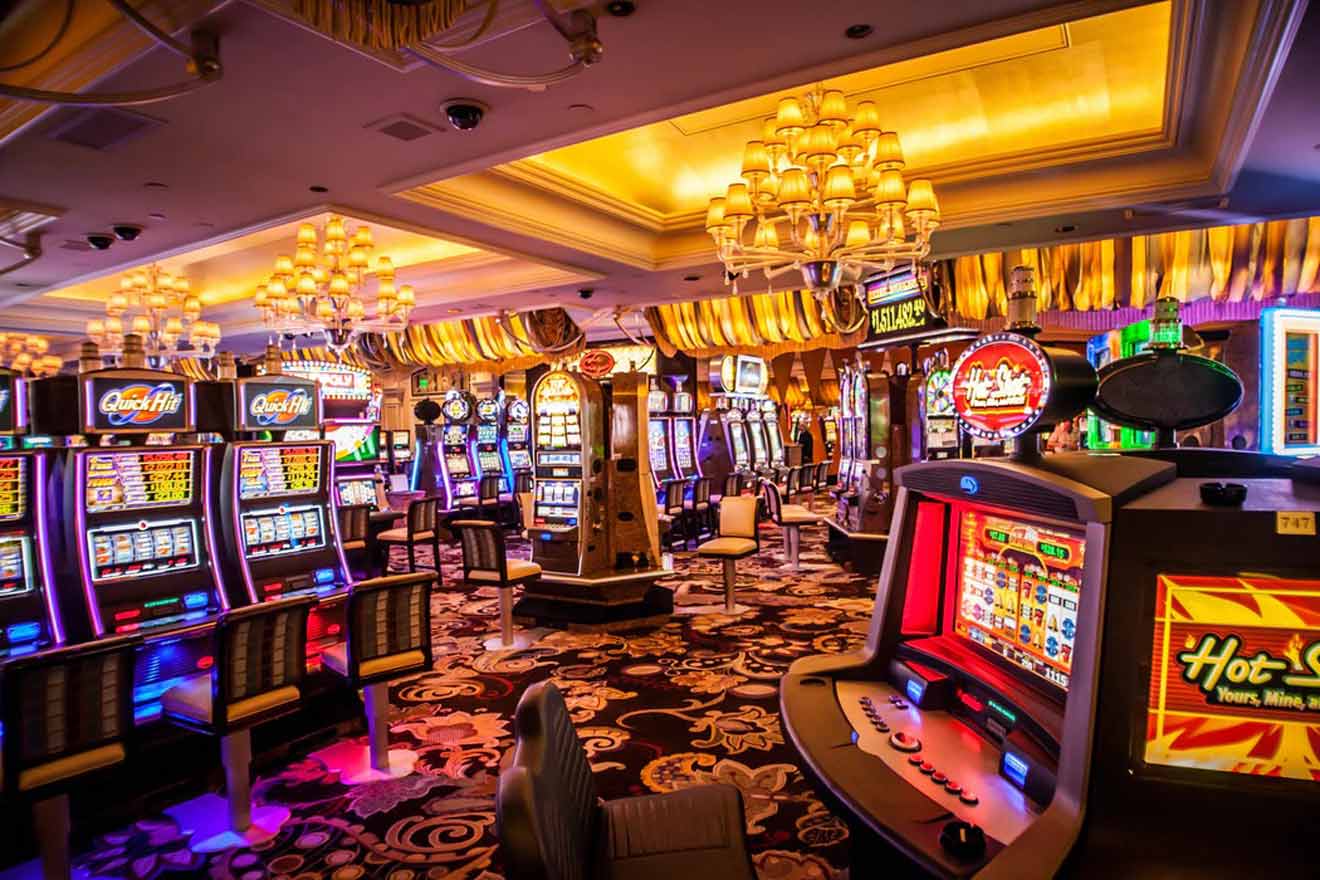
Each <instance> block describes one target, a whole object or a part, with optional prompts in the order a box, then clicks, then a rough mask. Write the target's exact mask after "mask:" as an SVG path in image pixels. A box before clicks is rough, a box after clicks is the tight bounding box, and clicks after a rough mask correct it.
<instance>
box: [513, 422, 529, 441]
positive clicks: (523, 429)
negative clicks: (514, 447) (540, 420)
mask: <svg viewBox="0 0 1320 880" xmlns="http://www.w3.org/2000/svg"><path fill="white" fill-rule="evenodd" d="M509 442H510V443H526V442H527V423H526V422H509Z"/></svg>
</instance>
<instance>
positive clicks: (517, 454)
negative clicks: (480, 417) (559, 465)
mask: <svg viewBox="0 0 1320 880" xmlns="http://www.w3.org/2000/svg"><path fill="white" fill-rule="evenodd" d="M504 434H505V446H504V457H505V460H506V461H507V462H508V465H509V473H511V474H516V473H517V472H518V471H530V470H531V469H532V453H531V438H532V422H531V409H530V408H529V407H528V405H527V401H525V400H523V399H522V398H521V397H511V398H508V399H507V403H506V404H505V407H504Z"/></svg>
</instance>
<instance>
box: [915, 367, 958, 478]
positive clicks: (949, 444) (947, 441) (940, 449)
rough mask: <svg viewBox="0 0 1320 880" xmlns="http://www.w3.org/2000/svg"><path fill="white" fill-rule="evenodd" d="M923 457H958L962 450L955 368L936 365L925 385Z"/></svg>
mask: <svg viewBox="0 0 1320 880" xmlns="http://www.w3.org/2000/svg"><path fill="white" fill-rule="evenodd" d="M921 432H922V434H921V436H922V445H921V457H922V459H924V460H926V461H939V460H941V459H945V458H957V457H958V455H959V453H960V452H961V449H962V437H961V434H960V433H959V431H958V416H957V413H955V412H954V409H953V371H952V370H951V369H949V368H948V367H935V368H933V369H932V370H931V371H930V375H929V376H927V377H926V381H925V383H923V384H922V386H921Z"/></svg>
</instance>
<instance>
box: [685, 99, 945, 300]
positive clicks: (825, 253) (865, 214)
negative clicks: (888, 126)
mask: <svg viewBox="0 0 1320 880" xmlns="http://www.w3.org/2000/svg"><path fill="white" fill-rule="evenodd" d="M903 165H904V162H903V150H902V148H901V146H900V145H899V141H898V134H897V133H895V132H892V131H885V130H884V129H883V128H882V127H881V125H880V114H879V112H878V111H877V109H876V106H875V103H874V102H872V101H861V102H859V103H858V104H857V107H856V109H855V110H850V109H849V107H848V102H847V99H845V98H844V95H843V92H841V91H839V90H837V89H826V88H824V86H821V85H817V86H815V87H814V88H813V89H812V90H811V91H810V92H809V93H807V94H806V95H805V96H803V97H802V98H791V97H790V98H783V99H782V100H780V102H779V108H778V112H777V113H776V114H775V115H774V116H773V117H771V118H769V119H766V120H765V122H764V124H763V126H762V133H761V137H760V139H759V140H753V141H748V142H747V146H746V147H745V148H744V150H743V162H742V179H741V180H738V181H735V182H734V183H731V184H729V188H728V191H727V192H726V193H725V194H724V195H723V196H718V197H716V198H713V199H711V200H710V206H709V208H708V210H707V212H706V231H707V232H709V233H710V234H711V237H713V238H714V239H715V246H716V249H717V251H718V254H719V258H720V261H721V262H722V263H723V264H724V268H725V269H726V271H727V272H728V276H729V277H730V279H731V280H734V288H735V292H736V289H737V281H736V279H737V278H738V277H743V278H746V277H747V276H748V275H749V273H751V272H753V271H757V270H760V271H761V272H763V273H764V274H765V277H766V278H767V279H773V278H775V277H776V276H778V275H781V274H782V273H784V272H787V271H789V270H791V269H798V270H800V271H801V272H802V280H803V281H804V282H805V284H806V285H807V286H808V287H810V288H811V289H812V290H814V291H816V292H817V294H818V295H823V294H824V293H826V292H828V291H830V290H834V289H836V288H837V287H838V286H839V285H840V284H841V283H845V282H855V281H858V280H860V279H861V278H862V277H863V276H864V275H867V274H870V273H872V272H877V271H889V270H890V269H892V268H894V267H895V266H896V265H898V264H899V263H904V262H913V263H915V262H917V261H920V260H922V259H924V258H925V257H926V255H927V254H929V253H930V236H931V233H932V232H934V230H935V229H936V228H937V227H938V226H939V224H940V208H939V203H938V202H937V201H936V199H935V190H934V188H933V187H932V186H931V182H930V181H929V180H927V179H925V178H917V179H914V180H911V181H907V180H904V178H903Z"/></svg>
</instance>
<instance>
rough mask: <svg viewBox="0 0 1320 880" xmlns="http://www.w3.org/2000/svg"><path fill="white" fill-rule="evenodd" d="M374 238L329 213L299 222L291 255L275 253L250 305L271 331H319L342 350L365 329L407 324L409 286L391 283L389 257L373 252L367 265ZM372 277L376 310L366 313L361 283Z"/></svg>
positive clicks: (412, 296) (413, 298) (412, 299)
mask: <svg viewBox="0 0 1320 880" xmlns="http://www.w3.org/2000/svg"><path fill="white" fill-rule="evenodd" d="M374 252H375V241H374V240H373V238H372V234H371V228H370V227H368V226H365V225H361V226H358V227H357V228H355V229H350V228H349V227H348V225H347V224H346V223H345V222H344V218H342V217H340V216H338V215H334V214H332V215H330V217H329V219H327V220H326V222H325V225H324V226H323V227H321V228H320V229H318V228H317V227H316V225H315V224H312V223H303V224H301V225H299V227H298V233H297V240H296V242H295V247H294V253H293V256H288V255H287V254H281V255H280V256H278V257H276V258H275V267H274V272H273V273H272V274H271V276H270V278H269V279H268V280H267V281H266V283H264V284H261V285H258V287H257V290H256V293H255V295H254V296H253V305H255V306H256V307H257V309H258V310H260V312H261V316H262V322H263V323H264V324H265V325H266V327H268V328H269V329H270V330H271V331H272V332H279V333H306V332H317V331H319V332H320V333H322V334H323V335H324V337H325V341H326V344H327V345H328V346H329V347H330V348H331V349H332V350H333V351H335V352H342V351H343V350H344V349H345V348H347V347H348V345H349V344H350V343H351V342H352V341H353V340H354V339H355V338H356V337H357V336H358V335H360V334H361V333H363V332H365V331H368V330H370V331H375V332H388V331H390V330H400V329H402V328H403V327H405V326H407V324H408V317H409V315H411V314H412V310H413V308H414V307H415V306H416V305H417V295H416V293H415V292H414V291H413V289H412V287H411V286H409V285H407V284H404V285H400V286H396V285H395V278H394V263H393V261H392V260H391V259H390V258H389V257H388V256H384V255H381V256H378V257H376V259H375V268H374V269H371V268H370V266H371V263H372V257H373V256H374ZM369 277H373V278H374V279H375V283H376V291H375V293H376V302H375V314H374V316H373V317H371V318H368V316H367V305H366V300H365V294H366V290H365V284H366V281H367V279H368V278H369Z"/></svg>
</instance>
